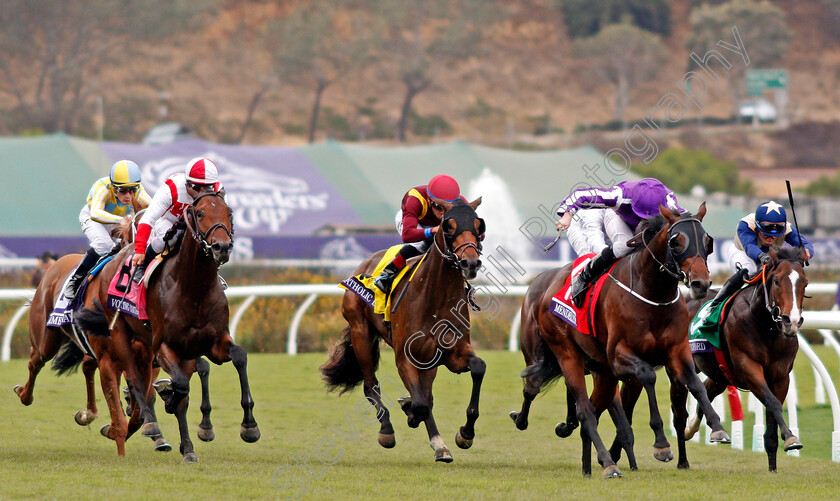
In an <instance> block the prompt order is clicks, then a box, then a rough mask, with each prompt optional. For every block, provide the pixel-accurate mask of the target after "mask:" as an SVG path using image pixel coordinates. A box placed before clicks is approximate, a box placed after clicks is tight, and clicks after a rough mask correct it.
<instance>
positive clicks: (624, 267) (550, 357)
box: [522, 204, 729, 478]
mask: <svg viewBox="0 0 840 501" xmlns="http://www.w3.org/2000/svg"><path fill="white" fill-rule="evenodd" d="M660 213H661V215H660V216H656V217H655V218H651V219H649V220H647V221H645V222H643V223H642V224H641V225H640V229H641V230H642V231H641V232H640V233H639V235H637V236H636V237H634V238H633V240H632V241H631V243H632V244H634V245H638V246H639V248H638V249H636V250H635V251H634V252H632V253H631V254H630V255H628V256H626V257H624V258H623V259H621V260H620V261H619V262H618V263H617V264H616V265H615V267H614V268H613V270H612V271H611V272H610V276H611V278H610V279H608V280H607V281H606V283H605V285H604V288H603V290H602V292H601V296H600V299H599V301H598V304H597V305H595V308H596V310H595V331H596V333H597V337H592V336H585V335H583V334H581V333H580V332H579V331H577V330H576V329H574V328H573V327H571V326H570V325H569V324H567V323H566V322H564V321H562V320H560V319H559V318H558V317H556V316H554V315H553V314H551V313H550V312H549V308H550V306H551V298H552V297H553V296H554V295H555V294H556V293H557V292H558V291H559V290H560V289H561V287H562V286H563V283H564V282H565V280H566V278H567V277H568V275H569V274H570V273H571V265H567V266H566V267H564V268H562V269H561V270H559V271H554V272H549V273H553V274H554V276H553V277H552V279H548V280H547V281H548V282H549V283H548V284H547V285H546V284H545V283H543V282H540V284H541V285H542V287H544V290H542V291H537V292H535V293H536V294H538V295H540V294H541V295H540V301H539V302H540V308H539V311H538V313H537V315H538V318H537V325H538V326H539V333H540V341H541V344H540V346H539V348H538V349H537V353H541V356H540V357H538V358H537V361H536V362H535V363H534V364H533V365H531V366H529V367H527V368H526V369H525V370H524V371H523V374H522V375H523V377H524V378H526V388H527V387H528V384H529V383H528V380H530V381H531V382H532V384H538V385H539V386H540V387H545V385H547V384H548V383H550V382H551V381H552V380H553V379H555V378H557V377H559V376H561V375H562V376H563V377H565V379H566V385H567V387H568V388H569V390H570V391H571V392H572V394H573V395H574V401H575V403H576V405H577V407H576V412H577V418H578V420H579V421H580V425H581V441H582V446H583V454H582V459H583V473H584V475H589V474H591V446H592V444H593V443H594V445H595V447H596V450H597V454H598V462H599V463H600V464H601V465H602V466H603V467H604V471H603V476H604V477H606V478H610V477H618V476H621V472H620V470H619V469H618V467H617V466H616V465H615V462H614V461H613V459H612V458H611V457H610V454H609V452H608V451H607V450H606V448H605V447H604V444H603V442H602V441H601V438H600V436H599V435H598V430H597V423H598V416H599V415H600V414H601V413H602V412H603V411H604V410H606V409H607V408H610V407H611V406H612V407H613V408H615V406H616V391H617V385H618V381H619V380H630V379H633V378H636V379H638V380H639V381H640V382H641V383H642V385H643V386H644V388H645V390H646V391H647V393H648V400H649V404H650V414H651V420H650V426H651V428H652V429H653V430H654V433H655V435H656V442H655V443H654V457H655V458H657V459H659V460H663V461H668V460H670V459H672V458H673V454H672V453H671V451H670V444H669V443H668V441H667V439H666V438H665V433H664V430H663V423H662V418H661V416H660V414H659V409H658V406H657V403H656V394H655V383H656V373H655V372H654V367H657V366H665V368H666V371H667V373H668V376H669V378H670V380H671V399H672V404H674V405H676V402H677V401H678V400H679V399H680V398H682V399H684V398H685V397H684V393H685V389H686V387H688V389H689V390H690V391H691V393H692V394H693V395H694V396H695V398H697V400H698V402H700V405H702V406H703V408H704V410H705V411H706V414H707V415H708V416H709V417H710V418H709V423H710V425H711V426H712V428H713V429H714V430H715V435H714V438H713V439H714V440H717V441H728V440H729V437H728V436H727V434H726V432H725V431H724V430H723V427H722V426H721V425H720V419H719V418H718V416H717V415H716V414H715V413H714V411H713V410H712V408H711V405H710V403H709V400H708V397H706V393H705V391H703V385H702V383H701V382H700V380H699V379H698V378H697V375H696V374H695V371H694V362H693V360H692V358H691V351H690V348H689V343H688V336H687V330H686V329H687V328H688V321H689V317H688V310H687V308H686V306H685V301H684V300H683V299H682V296H681V295H680V291H679V282H680V280H685V281H687V282H689V284H690V287H691V290H692V294H694V295H695V296H704V295H705V294H706V292H707V290H708V288H709V284H710V278H709V270H708V268H707V266H706V256H707V255H708V253H709V252H710V251H711V238H710V237H709V236H708V235H706V232H705V230H704V229H703V227H702V225H701V221H702V219H703V216H704V215H705V213H706V206H705V204H703V205H701V206H700V209H699V210H698V212H697V215H696V217H695V216H692V215H691V214H689V213H685V214H682V215H676V214H674V213H672V212H670V211H669V210H667V209H665V208H664V207H660ZM587 369H588V370H589V371H590V372H591V373H592V375H593V384H594V387H593V390H592V396H591V399H590V397H589V396H587V394H586V382H585V380H584V375H585V371H586V370H587ZM615 410H617V409H615ZM615 410H611V415H613V419H614V420H615V419H619V420H620V419H621V413H620V412H615ZM675 412H676V419H675V420H676V422H678V423H680V422H681V423H685V421H686V418H687V413H686V411H685V406H683V407H682V412H681V413H680V412H679V408H676V407H675ZM679 448H680V454H681V457H683V456H684V449H685V443H684V440H682V439H680V440H679ZM681 466H682V465H681ZM685 466H686V467H687V463H686V464H685Z"/></svg>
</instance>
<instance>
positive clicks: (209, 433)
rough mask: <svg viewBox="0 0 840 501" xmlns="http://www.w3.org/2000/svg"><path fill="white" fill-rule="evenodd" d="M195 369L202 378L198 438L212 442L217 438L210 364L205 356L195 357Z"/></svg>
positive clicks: (200, 378) (199, 377)
mask: <svg viewBox="0 0 840 501" xmlns="http://www.w3.org/2000/svg"><path fill="white" fill-rule="evenodd" d="M195 371H196V373H198V379H199V380H201V422H200V423H199V424H198V438H199V439H200V440H201V441H203V442H212V441H213V439H214V438H216V432H214V431H213V423H211V422H210V410H211V409H212V407H211V406H210V364H209V363H208V362H207V360H205V359H204V358H203V357H198V358H197V359H195Z"/></svg>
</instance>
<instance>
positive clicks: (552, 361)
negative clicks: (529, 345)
mask: <svg viewBox="0 0 840 501" xmlns="http://www.w3.org/2000/svg"><path fill="white" fill-rule="evenodd" d="M535 351H536V357H535V358H536V362H535V363H534V364H533V365H529V366H528V367H525V369H523V370H522V373H521V374H520V376H521V377H523V378H527V379H529V380H530V381H531V384H533V385H534V386H539V387H540V389H541V390H543V389H545V388H547V387H549V386H551V384H553V383H556V382H557V378H559V377H560V376H562V375H563V371H562V369H560V364H559V363H557V357H556V356H555V355H554V352H553V351H551V348H549V347H548V345H547V344H546V342H545V341H544V340H543V339H542V337H540V338H539V339H538V340H537V349H536V350H535Z"/></svg>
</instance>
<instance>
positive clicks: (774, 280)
mask: <svg viewBox="0 0 840 501" xmlns="http://www.w3.org/2000/svg"><path fill="white" fill-rule="evenodd" d="M773 285H775V286H778V285H779V279H778V278H774V279H773Z"/></svg>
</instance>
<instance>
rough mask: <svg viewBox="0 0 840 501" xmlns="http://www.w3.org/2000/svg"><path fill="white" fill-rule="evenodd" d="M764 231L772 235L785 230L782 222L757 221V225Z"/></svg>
mask: <svg viewBox="0 0 840 501" xmlns="http://www.w3.org/2000/svg"><path fill="white" fill-rule="evenodd" d="M758 226H759V227H760V228H761V229H762V230H763V231H764V233H769V234H772V235H779V234H780V233H782V232H783V231H784V230H785V226H786V225H785V224H784V223H759V225H758Z"/></svg>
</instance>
